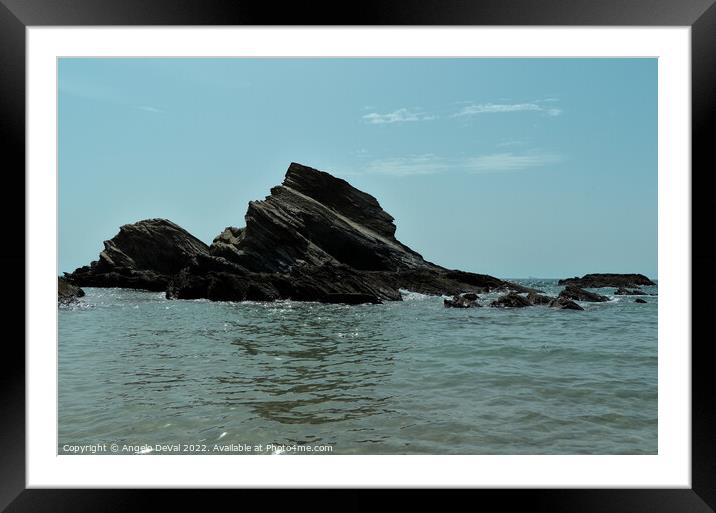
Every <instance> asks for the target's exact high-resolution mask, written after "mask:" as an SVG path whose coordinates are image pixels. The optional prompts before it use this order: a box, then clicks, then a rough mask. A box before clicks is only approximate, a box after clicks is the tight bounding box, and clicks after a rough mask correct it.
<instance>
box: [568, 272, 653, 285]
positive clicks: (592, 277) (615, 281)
mask: <svg viewBox="0 0 716 513" xmlns="http://www.w3.org/2000/svg"><path fill="white" fill-rule="evenodd" d="M558 283H559V285H574V286H576V287H582V288H600V287H632V288H633V287H639V286H642V285H656V284H655V283H654V282H653V281H651V280H650V279H649V278H647V277H646V276H644V275H643V274H585V275H584V276H582V277H581V278H578V277H574V278H566V279H564V280H559V282H558Z"/></svg>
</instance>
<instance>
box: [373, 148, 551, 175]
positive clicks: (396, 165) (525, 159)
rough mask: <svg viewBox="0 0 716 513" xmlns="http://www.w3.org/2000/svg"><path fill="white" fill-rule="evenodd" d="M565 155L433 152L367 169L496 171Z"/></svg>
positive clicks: (395, 172) (394, 171) (536, 164)
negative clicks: (454, 155)
mask: <svg viewBox="0 0 716 513" xmlns="http://www.w3.org/2000/svg"><path fill="white" fill-rule="evenodd" d="M563 160H564V157H562V156H561V155H556V154H548V153H526V154H516V153H493V154H488V155H477V156H472V157H464V158H454V159H449V158H445V157H440V156H439V155H435V154H433V153H426V154H422V155H407V156H403V157H391V158H384V159H378V160H373V161H371V162H369V163H368V165H367V167H366V172H368V173H379V174H384V175H391V176H399V177H405V176H422V175H433V174H438V173H444V172H448V171H457V172H463V173H473V174H482V173H497V172H509V171H522V170H526V169H530V168H538V167H544V166H547V165H550V164H556V163H559V162H562V161H563Z"/></svg>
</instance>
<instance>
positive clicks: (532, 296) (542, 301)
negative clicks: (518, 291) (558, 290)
mask: <svg viewBox="0 0 716 513" xmlns="http://www.w3.org/2000/svg"><path fill="white" fill-rule="evenodd" d="M527 301H529V302H530V303H532V304H533V305H548V304H550V302H552V301H554V298H553V297H549V296H544V295H542V294H536V293H535V292H530V293H529V294H527Z"/></svg>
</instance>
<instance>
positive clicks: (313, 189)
mask: <svg viewBox="0 0 716 513" xmlns="http://www.w3.org/2000/svg"><path fill="white" fill-rule="evenodd" d="M245 221H246V226H245V227H244V228H236V227H232V226H230V227H228V228H226V229H224V231H223V232H222V233H221V234H219V235H218V236H217V237H216V238H215V239H214V241H213V242H212V244H211V246H209V247H207V246H206V245H205V244H204V243H203V242H201V241H200V240H198V239H197V238H196V237H194V236H192V235H191V234H189V233H188V232H187V231H186V230H184V229H182V228H180V227H179V226H177V225H176V224H174V223H172V222H171V221H167V220H164V219H148V220H144V221H140V222H138V223H135V224H132V225H125V226H122V227H121V228H120V232H119V234H117V235H116V236H115V237H114V238H112V239H111V240H109V241H106V242H105V243H104V244H105V250H104V251H102V253H101V254H100V258H99V260H98V261H96V262H92V263H91V264H90V265H89V266H84V267H81V268H79V269H77V270H75V271H74V272H73V273H71V274H68V275H67V278H68V279H69V280H70V281H72V282H73V283H75V284H77V285H81V286H91V287H128V288H137V289H147V290H157V291H159V290H164V291H166V295H167V297H168V298H172V299H197V298H208V299H211V300H217V301H244V300H255V301H272V300H276V299H293V300H297V301H322V302H345V303H356V302H361V303H363V302H370V303H376V302H380V301H386V300H387V301H395V300H400V299H401V293H400V289H407V290H412V291H415V292H420V293H423V294H432V295H455V294H461V293H465V292H472V293H482V292H487V291H491V290H495V289H501V290H512V291H518V292H530V291H533V290H532V289H529V288H526V287H522V286H520V285H517V284H514V283H510V282H506V281H503V280H500V279H498V278H495V277H493V276H488V275H483V274H475V273H468V272H464V271H459V270H450V269H445V268H443V267H440V266H438V265H436V264H433V263H431V262H428V261H426V260H424V259H423V258H422V256H420V254H418V253H416V252H415V251H413V250H412V249H410V248H409V247H407V246H405V245H404V244H402V243H401V242H400V241H398V240H397V239H396V238H395V224H394V223H393V218H392V217H391V216H390V215H389V214H388V213H387V212H385V211H384V210H383V209H382V208H381V207H380V204H379V203H378V201H377V200H376V199H375V198H374V197H373V196H370V195H369V194H366V193H365V192H362V191H360V190H358V189H356V188H354V187H353V186H351V185H350V184H349V183H348V182H346V181H345V180H341V179H339V178H336V177H334V176H331V175H330V174H328V173H325V172H323V171H318V170H316V169H313V168H310V167H306V166H302V165H300V164H295V163H293V164H291V165H290V166H289V168H288V171H287V172H286V176H285V179H284V181H283V184H282V185H279V186H276V187H274V188H272V189H271V194H270V195H269V196H268V197H267V198H266V199H264V200H262V201H252V202H250V203H249V207H248V210H247V213H246V216H245Z"/></svg>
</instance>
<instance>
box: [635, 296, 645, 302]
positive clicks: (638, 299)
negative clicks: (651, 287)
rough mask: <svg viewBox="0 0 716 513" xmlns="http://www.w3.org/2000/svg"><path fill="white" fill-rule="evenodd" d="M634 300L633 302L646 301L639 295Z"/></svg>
mask: <svg viewBox="0 0 716 513" xmlns="http://www.w3.org/2000/svg"><path fill="white" fill-rule="evenodd" d="M634 302H635V303H646V301H645V300H644V299H642V298H640V297H638V298H636V299H635V300H634Z"/></svg>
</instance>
